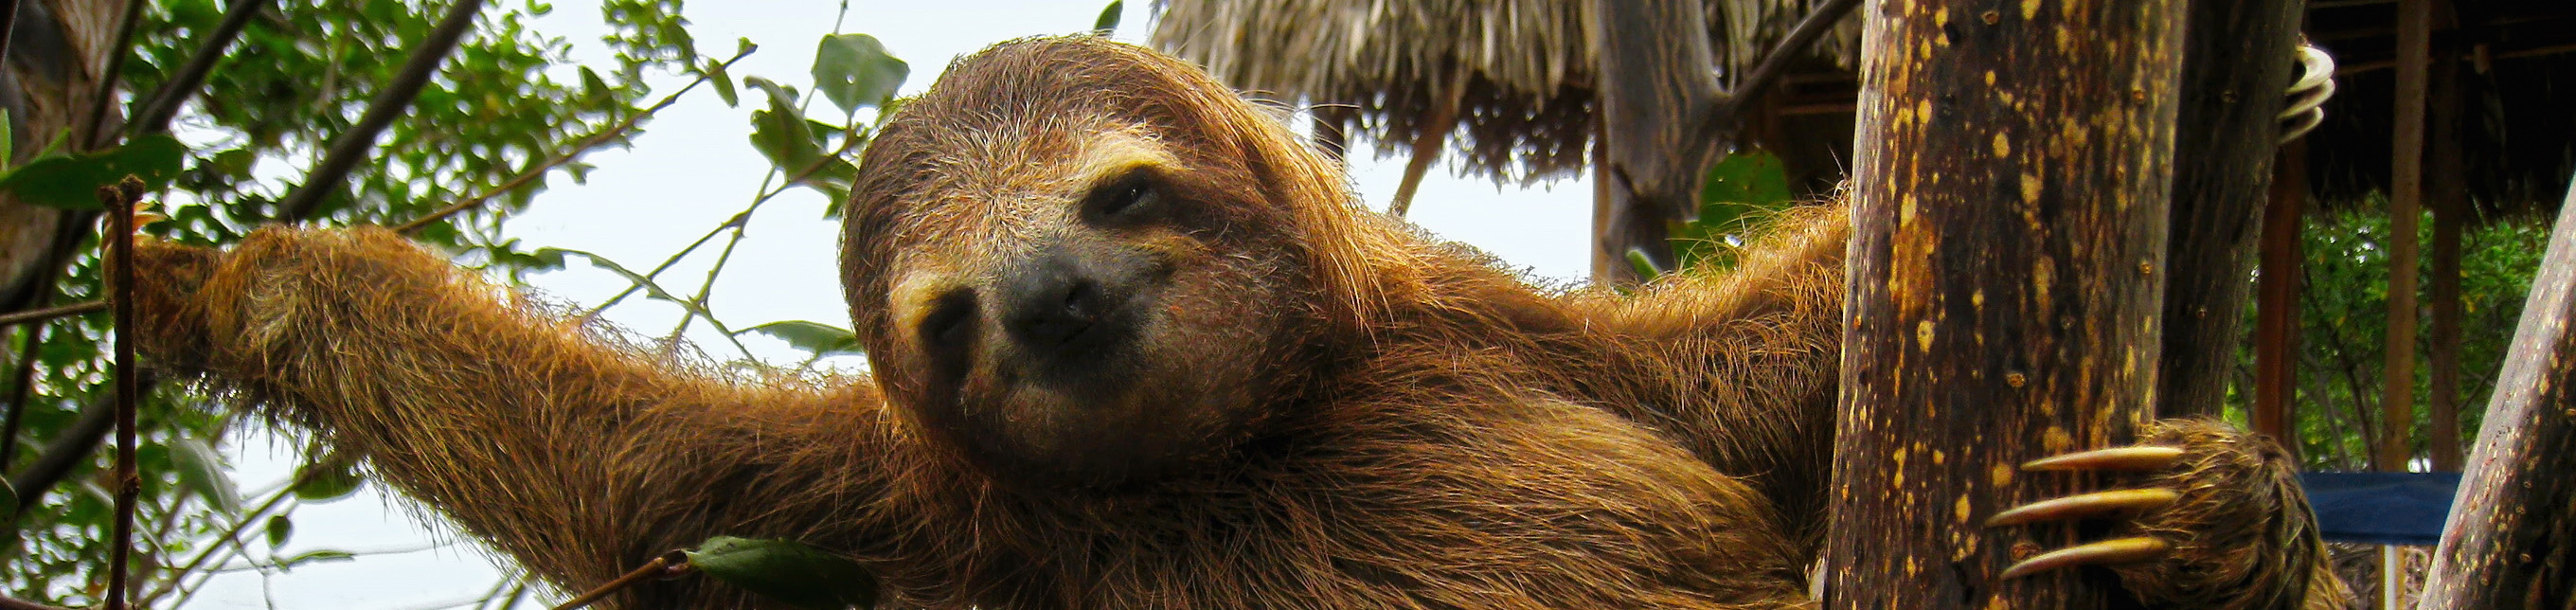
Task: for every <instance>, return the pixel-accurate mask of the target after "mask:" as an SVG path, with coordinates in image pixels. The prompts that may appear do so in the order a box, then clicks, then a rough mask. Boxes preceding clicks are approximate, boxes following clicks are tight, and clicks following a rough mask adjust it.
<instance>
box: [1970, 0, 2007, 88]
mask: <svg viewBox="0 0 2576 610" xmlns="http://www.w3.org/2000/svg"><path fill="white" fill-rule="evenodd" d="M1977 19H1978V20H1980V21H1984V22H1986V25H1994V24H1996V23H1998V22H2001V21H2003V20H2004V16H2003V13H1997V12H1994V11H1986V12H1983V13H1978V14H1977ZM1986 82H1994V81H1986Z"/></svg>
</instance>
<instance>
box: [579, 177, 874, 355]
mask: <svg viewBox="0 0 2576 610" xmlns="http://www.w3.org/2000/svg"><path fill="white" fill-rule="evenodd" d="M856 145H857V141H856V139H844V140H842V141H841V147H840V148H839V149H837V150H834V151H832V154H829V155H824V156H823V158H821V159H816V160H815V161H814V162H813V163H811V164H808V165H806V166H805V168H804V169H801V170H797V172H796V173H795V174H794V175H791V176H788V177H787V183H786V184H785V185H782V186H779V187H778V188H777V190H771V189H770V188H769V186H770V182H769V181H770V180H771V179H773V178H776V177H777V174H770V175H768V176H766V177H763V178H761V181H762V182H761V185H760V189H759V191H760V195H759V196H757V197H753V198H752V200H751V205H748V206H744V207H743V210H742V211H741V212H736V213H735V214H734V215H733V216H731V217H729V218H726V219H725V221H724V222H723V223H721V224H717V225H716V226H715V228H713V229H707V233H706V234H705V235H700V236H698V240H697V241H694V242H689V246H688V247H686V248H681V249H680V251H679V252H678V253H674V254H672V255H671V257H670V258H666V259H662V264H659V265H654V266H653V270H651V271H646V272H644V279H648V280H649V279H654V278H658V277H661V276H662V272H663V271H668V270H670V269H671V266H672V265H676V264H679V263H680V259H682V258H685V257H687V256H688V255H689V253H691V252H696V251H698V248H699V247H700V246H705V245H707V242H709V241H714V240H715V238H716V236H717V235H720V234H723V233H724V231H725V229H730V228H734V227H735V226H738V225H741V224H744V223H748V222H751V213H752V212H756V211H759V210H760V206H761V204H765V203H769V200H770V199H774V198H777V197H778V195H780V194H782V193H786V192H787V189H791V188H795V187H796V183H798V182H802V181H804V180H805V179H806V178H811V177H813V176H814V174H816V173H820V172H822V171H823V167H824V166H826V165H829V164H830V163H831V162H833V161H837V160H840V159H841V155H844V154H848V153H849V152H850V149H852V148H856V147H857V146H856ZM643 289H644V287H643V286H641V285H637V286H627V287H626V289H625V290H621V291H618V293H617V294H616V295H613V296H610V297H608V300H606V301H601V302H600V303H599V306H597V307H592V308H590V309H589V310H587V311H583V312H582V313H581V315H580V316H578V317H579V318H581V319H584V320H588V319H591V318H595V317H598V316H599V312H602V311H607V310H608V308H609V307H612V306H615V305H617V303H618V302H619V301H624V300H626V297H629V296H634V295H635V291H637V290H643ZM746 353H748V352H746Z"/></svg>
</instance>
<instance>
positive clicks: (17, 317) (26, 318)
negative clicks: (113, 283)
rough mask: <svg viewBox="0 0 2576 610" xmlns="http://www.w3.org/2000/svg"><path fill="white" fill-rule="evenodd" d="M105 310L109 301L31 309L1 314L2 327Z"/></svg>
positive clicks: (0, 324)
mask: <svg viewBox="0 0 2576 610" xmlns="http://www.w3.org/2000/svg"><path fill="white" fill-rule="evenodd" d="M105 310H107V301H86V302H80V303H73V304H70V305H56V306H53V307H47V308H44V309H30V310H26V311H20V312H15V313H9V314H0V326H11V325H17V324H25V323H28V322H42V321H45V320H51V319H54V318H63V317H70V316H77V315H81V314H85V313H90V312H93V311H105Z"/></svg>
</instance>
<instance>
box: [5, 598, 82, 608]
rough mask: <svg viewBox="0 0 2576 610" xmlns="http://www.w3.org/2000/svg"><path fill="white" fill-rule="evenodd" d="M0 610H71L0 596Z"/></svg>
mask: <svg viewBox="0 0 2576 610" xmlns="http://www.w3.org/2000/svg"><path fill="white" fill-rule="evenodd" d="M0 610H71V609H70V608H64V607H62V606H47V605H44V604H39V603H36V602H31V601H27V600H23V599H18V598H15V597H8V596H0Z"/></svg>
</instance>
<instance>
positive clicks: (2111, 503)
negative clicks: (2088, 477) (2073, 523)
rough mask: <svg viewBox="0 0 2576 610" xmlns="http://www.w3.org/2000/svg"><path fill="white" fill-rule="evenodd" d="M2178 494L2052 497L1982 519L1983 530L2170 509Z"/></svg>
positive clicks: (2151, 492)
mask: <svg viewBox="0 0 2576 610" xmlns="http://www.w3.org/2000/svg"><path fill="white" fill-rule="evenodd" d="M2180 499H2182V494H2178V493H2174V491H2173V490H2171V489H2164V488H2161V487H2150V488H2146V489H2120V490H2113V491H2101V492H2094V493H2089V494H2082V495H2073V496H2067V497H2063V498H2053V499H2049V500H2042V501H2039V502H2032V503H2029V504H2024V505H2021V506H2016V507H2013V509H2012V510H2007V511H2004V512H2001V513H1996V514H1995V516H1994V517H1992V518H1988V519H1986V527H2002V526H2006V525H2021V524H2024V523H2032V522H2037V521H2057V520H2064V519H2081V518H2085V517H2093V516H2099V515H2105V514H2110V513H2115V512H2120V511H2126V510H2148V509H2156V508H2164V507H2166V506H2170V505H2172V504H2173V503H2174V501H2175V500H2180Z"/></svg>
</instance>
